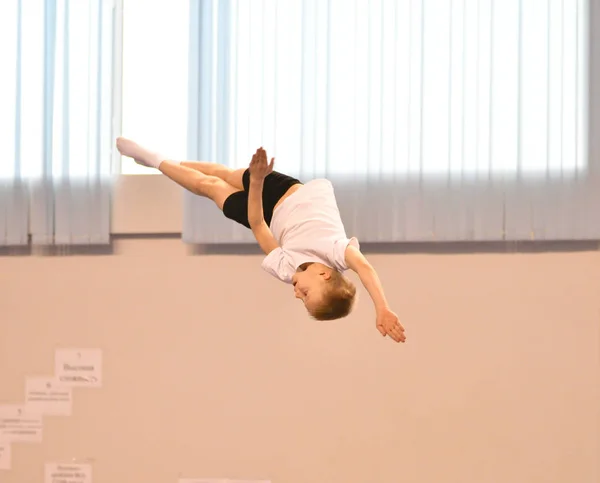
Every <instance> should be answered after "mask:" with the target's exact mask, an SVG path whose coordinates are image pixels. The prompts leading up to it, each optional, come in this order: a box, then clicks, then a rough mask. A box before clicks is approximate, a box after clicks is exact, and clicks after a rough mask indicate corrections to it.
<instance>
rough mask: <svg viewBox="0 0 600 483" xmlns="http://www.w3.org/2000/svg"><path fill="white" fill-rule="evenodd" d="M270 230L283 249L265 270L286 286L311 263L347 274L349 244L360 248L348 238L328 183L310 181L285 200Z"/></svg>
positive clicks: (270, 257)
mask: <svg viewBox="0 0 600 483" xmlns="http://www.w3.org/2000/svg"><path fill="white" fill-rule="evenodd" d="M270 226H271V232H272V233H273V236H274V237H275V239H276V240H277V242H278V243H279V247H277V248H276V249H275V250H273V251H272V252H271V253H269V254H268V255H267V256H266V257H265V259H264V260H263V262H262V268H263V269H264V270H266V271H267V272H268V273H270V274H271V275H273V276H274V277H277V278H278V279H279V280H281V281H283V282H286V283H292V277H293V276H294V274H295V273H296V270H297V268H298V267H299V266H300V265H302V264H303V263H307V262H318V263H322V264H324V265H326V266H328V267H331V268H335V269H337V270H339V271H340V272H343V271H345V270H347V269H348V266H347V264H346V260H345V252H346V248H347V246H348V244H352V245H354V246H355V247H356V248H359V247H360V245H359V243H358V240H357V239H356V238H354V237H353V238H350V239H349V238H348V237H347V236H346V231H345V229H344V225H343V224H342V220H341V218H340V212H339V210H338V206H337V202H336V199H335V194H334V191H333V185H332V184H331V182H330V181H328V180H326V179H315V180H312V181H309V182H308V183H306V184H304V185H303V186H301V187H300V188H299V189H298V190H297V191H295V192H294V193H292V194H291V195H290V196H288V197H287V198H286V199H285V200H283V202H282V203H281V204H280V205H279V206H278V207H277V208H276V209H275V211H274V213H273V218H272V219H271V225H270Z"/></svg>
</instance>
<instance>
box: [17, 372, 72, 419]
mask: <svg viewBox="0 0 600 483" xmlns="http://www.w3.org/2000/svg"><path fill="white" fill-rule="evenodd" d="M72 402H73V390H72V389H71V387H69V386H64V385H62V384H61V383H60V382H58V380H57V379H55V378H51V377H29V378H27V380H26V381H25V405H26V407H27V411H28V412H32V413H39V414H48V415H51V416H70V415H71V409H72Z"/></svg>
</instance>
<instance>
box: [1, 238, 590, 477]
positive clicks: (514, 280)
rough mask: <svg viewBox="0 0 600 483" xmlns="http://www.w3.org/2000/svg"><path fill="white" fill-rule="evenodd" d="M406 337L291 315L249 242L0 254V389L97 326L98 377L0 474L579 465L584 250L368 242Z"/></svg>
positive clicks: (579, 472) (13, 393) (15, 387)
mask: <svg viewBox="0 0 600 483" xmlns="http://www.w3.org/2000/svg"><path fill="white" fill-rule="evenodd" d="M371 259H372V261H373V263H374V265H375V266H376V268H377V269H378V270H379V272H380V276H381V278H382V280H383V282H384V284H385V287H386V289H387V293H388V296H389V298H390V300H391V301H392V302H393V306H394V308H395V309H396V310H397V312H398V313H399V314H400V316H401V319H402V321H403V323H404V324H405V326H406V329H407V334H408V341H407V343H406V344H405V345H397V344H395V343H393V342H392V341H390V340H384V339H382V338H381V336H380V335H379V333H378V332H377V331H376V329H375V328H374V318H373V312H372V309H371V307H370V305H369V300H368V296H367V294H366V293H365V292H364V291H363V290H360V291H359V292H360V297H361V300H360V303H359V306H358V307H357V310H356V312H355V313H354V314H353V315H352V316H350V317H349V318H348V319H345V320H343V321H337V322H333V323H317V322H314V321H311V320H309V319H307V318H306V316H305V314H304V312H303V309H302V308H301V306H300V305H299V304H298V303H297V301H296V300H294V299H293V298H292V296H291V293H290V289H289V287H287V286H284V285H280V284H279V283H278V282H277V281H275V280H273V279H271V278H269V276H268V275H267V274H265V273H263V272H261V271H260V268H259V263H260V257H259V256H253V255H248V256H208V255H198V256H193V255H190V254H189V253H188V252H187V251H186V249H185V247H184V246H183V245H182V244H181V243H180V241H179V240H176V239H173V240H168V239H162V240H161V239H156V240H120V241H118V242H116V244H115V253H114V254H112V255H106V256H103V255H98V256H86V257H79V256H65V257H29V256H24V257H4V258H0V267H1V270H0V294H1V295H0V297H1V298H0V306H1V308H2V311H1V318H0V334H2V335H1V337H0V381H2V384H1V385H0V402H2V403H19V402H22V400H23V393H24V380H25V377H27V376H30V375H46V374H48V375H51V374H52V372H53V367H54V366H53V357H54V350H55V348H56V347H59V346H67V347H99V348H101V349H102V350H103V354H104V366H103V373H104V385H103V387H102V388H100V389H78V390H76V391H75V401H74V406H73V414H72V416H70V417H47V418H46V419H45V423H44V432H45V433H44V440H43V443H41V444H16V445H14V447H13V464H12V470H10V471H2V472H0V480H1V481H3V482H5V483H22V482H37V481H40V482H41V481H43V480H42V475H43V474H42V471H43V464H44V463H45V462H47V461H56V460H59V461H70V460H71V459H72V458H78V459H82V460H84V459H90V460H91V461H93V470H94V483H103V482H117V481H124V482H125V481H126V482H130V483H134V482H144V483H168V482H173V483H175V482H176V481H177V478H178V477H179V476H186V477H207V476H216V477H230V478H251V477H253V478H268V479H271V480H272V481H273V483H315V482H328V483H365V482H369V483H371V482H373V483H375V482H377V483H397V482H399V481H402V482H403V483H430V482H432V481H435V482H439V483H483V482H485V483H492V482H493V483H495V482H498V483H500V482H507V481H510V482H511V483H565V482H569V483H572V482H577V483H597V482H598V481H600V469H599V467H598V454H600V440H599V439H600V437H599V435H600V414H599V412H600V390H599V382H600V364H599V361H600V296H599V293H598V287H599V286H600V283H599V282H600V254H599V253H598V252H597V251H593V252H582V253H548V254H480V255H437V256H435V255H418V254H413V255H373V256H371Z"/></svg>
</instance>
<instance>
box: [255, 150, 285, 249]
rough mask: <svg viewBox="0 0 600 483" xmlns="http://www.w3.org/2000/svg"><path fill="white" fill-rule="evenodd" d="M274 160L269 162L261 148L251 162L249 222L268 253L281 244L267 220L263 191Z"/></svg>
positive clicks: (262, 247)
mask: <svg viewBox="0 0 600 483" xmlns="http://www.w3.org/2000/svg"><path fill="white" fill-rule="evenodd" d="M273 161H274V160H271V163H270V164H269V163H268V162H267V153H266V152H265V150H264V149H262V148H260V149H258V150H257V151H256V154H254V156H252V161H251V162H250V187H249V188H248V223H249V224H250V229H251V230H252V233H253V234H254V238H256V241H257V242H258V244H259V245H260V248H261V249H262V251H263V252H265V254H266V255H268V254H269V253H271V252H272V251H273V250H275V248H277V247H278V246H279V244H278V243H277V240H275V237H274V236H273V233H272V232H271V229H270V228H269V226H268V225H267V223H266V222H265V218H264V213H263V205H262V192H263V184H264V180H265V177H266V176H267V175H268V174H269V173H270V172H271V171H272V170H273Z"/></svg>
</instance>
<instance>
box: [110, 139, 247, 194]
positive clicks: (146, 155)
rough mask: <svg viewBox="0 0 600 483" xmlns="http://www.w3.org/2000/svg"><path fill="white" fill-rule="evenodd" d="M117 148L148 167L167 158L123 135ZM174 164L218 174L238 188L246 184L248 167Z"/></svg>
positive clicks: (200, 163)
mask: <svg viewBox="0 0 600 483" xmlns="http://www.w3.org/2000/svg"><path fill="white" fill-rule="evenodd" d="M117 148H118V149H119V152H120V153H121V154H123V155H124V156H129V157H130V158H133V159H134V160H135V162H136V163H138V164H141V165H143V166H148V167H156V166H153V165H152V163H153V160H155V159H158V158H161V159H160V160H161V161H163V160H164V159H167V157H166V156H164V155H162V154H161V153H158V152H156V151H151V150H150V149H148V148H145V147H144V146H140V145H139V144H138V143H136V142H135V141H132V140H131V139H126V138H123V137H119V138H118V139H117ZM172 162H173V163H174V164H177V163H179V164H180V165H181V166H185V167H186V168H190V169H193V170H195V171H200V172H201V173H204V174H206V175H209V176H216V177H217V178H221V179H222V180H223V181H225V182H226V183H228V184H230V185H231V186H233V187H235V188H237V189H238V190H240V191H241V190H243V189H244V184H243V183H242V176H243V174H244V171H245V170H246V168H241V169H232V168H228V167H227V166H224V165H222V164H218V163H209V162H206V161H188V160H186V161H174V160H172Z"/></svg>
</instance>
